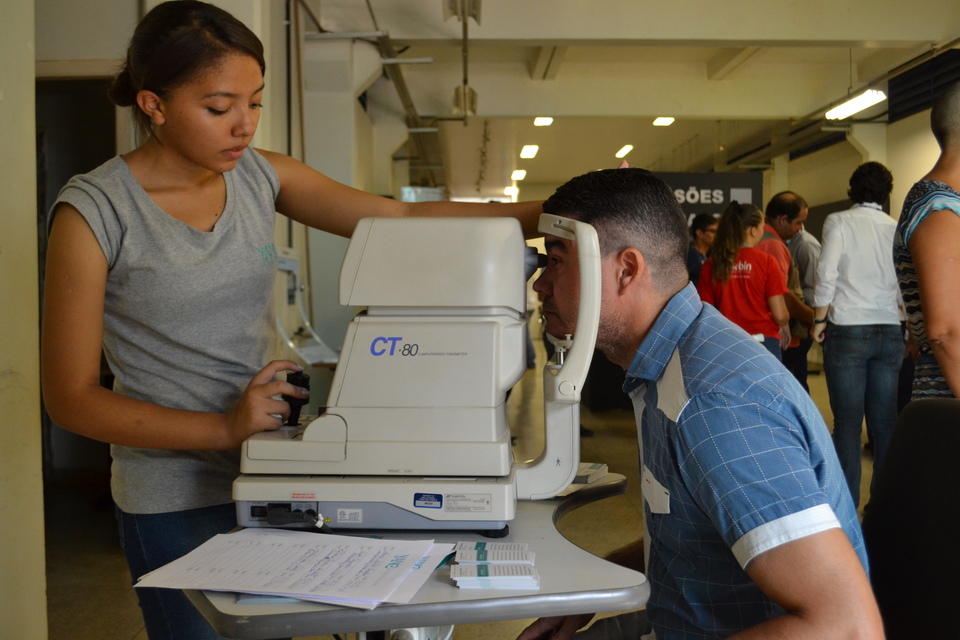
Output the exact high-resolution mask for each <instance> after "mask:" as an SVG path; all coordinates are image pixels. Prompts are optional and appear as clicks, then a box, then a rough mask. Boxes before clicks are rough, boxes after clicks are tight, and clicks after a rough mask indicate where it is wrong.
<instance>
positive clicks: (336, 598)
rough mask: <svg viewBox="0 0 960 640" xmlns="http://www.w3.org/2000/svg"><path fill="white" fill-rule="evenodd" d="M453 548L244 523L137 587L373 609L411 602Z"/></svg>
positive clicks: (441, 545)
mask: <svg viewBox="0 0 960 640" xmlns="http://www.w3.org/2000/svg"><path fill="white" fill-rule="evenodd" d="M452 549H453V545H452V544H440V545H436V544H434V543H433V541H432V540H417V541H407V540H383V539H372V538H359V537H352V536H338V535H328V534H320V533H313V532H306V531H289V530H282V529H256V528H251V529H242V530H240V531H237V532H236V533H228V534H221V535H218V536H215V537H213V538H211V539H210V540H208V541H207V542H205V543H204V544H202V545H201V546H199V547H197V548H196V549H194V550H193V551H191V552H190V553H188V554H187V555H185V556H183V557H182V558H180V559H179V560H175V561H173V562H171V563H170V564H167V565H165V566H163V567H160V568H159V569H157V570H155V571H151V572H150V573H148V574H147V575H145V576H143V577H142V578H141V579H140V581H139V582H138V583H137V586H138V587H160V588H168V589H205V590H210V591H234V592H238V593H252V594H262V595H275V596H286V597H290V598H297V599H300V600H311V601H315V602H324V603H327V604H337V605H342V606H348V607H357V608H361V609H373V608H374V607H376V606H377V605H379V604H380V603H382V602H397V603H406V602H409V601H410V599H411V598H412V597H413V596H414V594H416V591H417V589H419V588H420V586H422V585H423V583H424V582H426V580H427V578H429V577H430V573H431V572H432V571H433V569H434V568H436V567H437V566H438V565H440V564H441V562H443V561H444V559H445V558H446V556H447V555H448V554H450V553H451V551H452ZM401 585H403V588H402V589H398V587H400V586H401Z"/></svg>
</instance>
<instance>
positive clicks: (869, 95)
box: [824, 89, 887, 120]
mask: <svg viewBox="0 0 960 640" xmlns="http://www.w3.org/2000/svg"><path fill="white" fill-rule="evenodd" d="M886 99H887V94H885V93H884V92H883V91H877V90H876V89H867V90H866V91H864V92H863V93H861V94H860V95H858V96H857V97H856V98H851V99H850V100H847V101H846V102H844V103H843V104H841V105H840V106H838V107H834V108H833V109H830V111H827V113H826V114H824V117H826V119H827V120H843V119H844V118H849V117H850V116H852V115H853V114H855V113H859V112H861V111H863V110H864V109H866V108H867V107H872V106H873V105H875V104H877V103H878V102H883V101H884V100H886Z"/></svg>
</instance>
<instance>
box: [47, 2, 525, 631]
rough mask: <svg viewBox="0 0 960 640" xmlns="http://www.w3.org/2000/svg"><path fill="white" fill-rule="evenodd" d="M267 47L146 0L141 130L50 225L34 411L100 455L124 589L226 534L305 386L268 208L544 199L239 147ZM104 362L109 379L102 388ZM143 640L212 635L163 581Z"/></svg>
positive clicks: (307, 219)
mask: <svg viewBox="0 0 960 640" xmlns="http://www.w3.org/2000/svg"><path fill="white" fill-rule="evenodd" d="M264 69H265V63H264V59H263V46H262V44H261V43H260V41H259V40H258V39H257V37H256V36H255V35H254V34H253V33H252V32H251V31H250V30H249V29H248V28H247V27H246V26H244V25H243V23H241V22H240V21H238V20H237V19H235V18H234V17H233V16H231V15H230V14H229V13H227V12H226V11H224V10H223V9H219V8H217V7H215V6H213V5H210V4H206V3H203V2H194V1H190V0H183V1H176V2H166V3H161V4H158V5H157V6H156V7H154V8H153V9H152V10H151V11H150V12H148V13H147V14H146V15H145V16H144V18H143V20H142V21H141V22H140V23H139V25H138V26H137V28H136V31H135V32H134V34H133V38H132V40H131V42H130V47H129V50H128V53H127V58H126V61H125V63H124V65H123V68H122V70H121V71H120V73H119V75H118V76H117V77H116V79H115V80H114V82H113V85H112V86H111V88H110V97H111V98H112V99H113V101H114V102H115V103H116V104H117V105H119V106H124V107H131V108H132V109H133V113H134V116H135V119H136V121H137V123H138V124H139V126H140V128H141V130H142V132H143V133H144V135H145V140H144V142H143V143H142V144H141V145H140V146H139V147H137V148H136V149H135V150H133V151H131V152H130V153H126V154H124V155H122V156H117V157H115V158H113V159H111V160H109V161H107V162H106V163H105V164H103V165H101V166H100V167H98V168H97V169H95V170H93V171H92V172H90V173H88V174H85V175H81V176H76V177H74V178H73V179H72V180H71V181H70V182H69V183H68V184H67V185H66V186H65V187H64V188H63V190H62V191H61V192H60V195H59V197H58V200H57V202H56V203H55V204H54V206H53V210H52V213H51V220H52V221H51V223H50V224H51V229H50V236H49V237H50V240H49V247H48V250H47V267H46V281H45V286H44V292H45V293H44V307H43V310H44V314H43V327H42V354H41V367H42V383H43V397H44V402H45V403H46V408H47V410H48V412H49V414H50V416H51V417H52V419H53V421H54V422H56V423H57V424H58V425H60V426H61V427H64V428H66V429H68V430H70V431H74V432H76V433H79V434H82V435H84V436H87V437H90V438H94V439H96V440H101V441H104V442H109V443H111V455H112V458H113V462H112V469H111V488H112V493H113V498H114V501H115V503H116V506H117V510H116V513H117V519H118V523H119V527H120V537H121V543H122V546H123V548H124V552H125V554H126V557H127V562H128V564H129V567H130V572H131V575H132V578H133V580H134V581H136V580H137V579H138V578H140V577H141V576H142V575H144V574H146V573H148V572H149V571H152V570H153V569H156V568H158V567H160V566H162V565H164V564H167V563H168V562H170V561H172V560H174V559H176V558H178V557H180V556H182V555H184V554H186V553H187V552H189V551H191V550H192V549H194V548H196V547H197V546H199V545H200V544H201V543H203V542H204V541H206V540H207V539H208V538H210V537H212V536H213V535H215V534H217V533H224V532H227V531H230V530H231V529H233V528H234V527H236V524H237V521H236V511H235V509H236V507H235V506H234V503H233V499H232V495H231V487H232V483H233V481H234V479H235V478H236V477H237V475H238V474H239V447H240V445H241V443H242V442H243V441H244V440H245V439H246V438H247V437H248V436H250V435H252V434H254V433H257V432H260V431H269V430H275V429H277V428H279V427H280V425H281V424H283V421H284V419H285V418H286V416H287V415H288V414H289V411H290V407H289V405H288V404H287V403H286V402H284V401H282V400H279V399H277V398H278V397H279V396H280V395H281V394H286V395H288V396H292V397H294V398H300V399H305V397H306V393H307V392H306V390H303V389H301V388H299V387H296V386H294V385H292V384H290V383H289V382H286V381H285V380H282V379H277V377H278V374H282V373H283V372H285V371H286V372H290V371H299V370H300V367H299V365H297V364H296V363H294V362H292V361H287V360H281V361H274V362H268V361H267V360H268V354H267V350H268V348H269V347H270V346H271V344H272V343H273V335H272V332H273V330H274V319H273V304H272V302H273V284H274V279H275V275H276V270H277V251H276V248H275V246H274V226H275V220H276V212H280V213H282V214H284V215H286V216H288V217H290V218H292V219H293V220H296V221H298V222H302V223H304V224H306V225H309V226H311V227H314V228H317V229H322V230H324V231H328V232H330V233H334V234H338V235H341V236H349V235H350V234H351V233H352V232H353V230H354V227H355V226H356V224H357V221H358V219H359V218H360V217H361V216H415V215H416V216H420V215H424V216H439V215H446V216H471V215H490V216H494V215H495V216H514V217H517V218H520V219H521V220H522V222H524V223H525V228H526V231H527V232H528V234H532V233H533V232H534V231H535V230H536V224H537V218H538V216H539V214H540V211H541V208H540V204H539V203H525V204H512V205H511V204H506V205H492V204H486V203H483V204H471V205H458V204H453V203H441V202H435V203H418V204H409V203H403V202H398V201H394V200H390V199H388V198H381V197H378V196H374V195H371V194H367V193H364V192H362V191H358V190H356V189H352V188H350V187H347V186H345V185H342V184H339V183H337V182H334V181H333V180H331V179H329V178H327V177H325V176H323V175H321V174H320V173H318V172H317V171H315V170H313V169H311V168H310V167H309V166H307V165H305V164H303V163H301V162H298V161H297V160H294V159H292V158H289V157H287V156H284V155H280V154H278V153H272V152H269V151H265V150H257V149H254V148H252V147H251V146H250V143H251V140H252V139H253V136H254V133H255V132H256V130H257V124H258V121H259V118H260V110H261V104H260V101H261V99H262V96H263V91H264ZM101 350H102V352H103V353H104V354H105V355H106V360H107V362H108V364H109V366H110V369H111V371H112V373H113V374H114V376H115V378H116V383H115V385H114V387H113V389H112V390H109V389H105V388H102V387H101V386H100V358H101ZM136 592H137V597H138V598H139V601H140V606H141V609H142V612H143V616H144V621H145V625H146V630H147V635H148V636H149V638H150V639H151V640H158V639H173V638H176V639H177V640H193V639H197V638H214V637H219V636H217V635H216V634H215V633H214V632H213V629H212V628H211V627H210V625H209V624H207V622H206V621H205V620H204V619H203V617H202V616H201V615H200V614H199V612H198V611H197V610H196V608H194V606H193V605H192V604H190V602H189V601H188V600H187V599H186V597H185V596H184V595H183V593H181V592H179V591H176V590H170V589H136Z"/></svg>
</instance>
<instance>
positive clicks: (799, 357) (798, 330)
mask: <svg viewBox="0 0 960 640" xmlns="http://www.w3.org/2000/svg"><path fill="white" fill-rule="evenodd" d="M787 249H789V250H790V258H791V260H792V261H793V264H794V265H796V267H797V274H798V275H799V277H800V289H801V290H802V291H803V302H804V304H806V305H807V306H810V307H812V306H813V289H814V283H815V281H816V278H817V263H818V262H819V261H820V241H819V240H817V239H816V238H815V237H814V235H813V234H812V233H810V232H809V231H807V230H806V229H805V228H803V227H801V228H800V231H798V232H797V235H795V236H793V237H792V238H790V239H789V240H787ZM790 334H791V335H792V336H793V337H795V338H796V339H797V340H799V341H800V343H799V345H797V346H796V347H794V348H792V349H787V350H786V351H784V352H783V366H785V367H786V368H787V371H789V372H790V373H792V374H793V375H794V377H795V378H796V379H797V381H798V382H799V383H800V386H801V387H803V388H804V389H806V390H807V392H808V393H809V392H810V386H809V385H808V384H807V354H808V353H810V347H811V346H813V338H811V337H810V325H808V324H804V323H803V322H800V321H798V320H793V321H792V322H791V323H790Z"/></svg>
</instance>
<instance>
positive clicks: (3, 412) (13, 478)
mask: <svg viewBox="0 0 960 640" xmlns="http://www.w3.org/2000/svg"><path fill="white" fill-rule="evenodd" d="M33 10H34V8H33V1H32V0H30V1H27V2H7V3H4V9H3V20H0V60H2V61H3V64H2V65H0V96H2V97H3V99H0V140H3V144H2V145H0V176H2V178H0V180H2V184H3V200H2V205H0V207H2V209H0V211H2V213H0V307H2V308H3V310H4V312H3V313H2V314H0V336H2V338H0V339H2V340H3V347H2V348H0V421H2V424H0V512H2V514H3V516H2V517H0V635H2V636H3V637H4V638H17V639H18V640H31V639H33V638H46V637H47V601H46V577H45V575H44V574H45V567H46V565H45V559H44V546H43V476H42V469H41V452H40V372H39V360H38V354H39V350H40V347H39V337H38V334H37V326H38V300H37V296H38V286H37V228H36V219H37V201H36V187H35V185H36V179H37V178H36V169H35V167H36V150H35V149H36V141H35V134H34V129H35V124H34V122H35V117H34V110H35V109H34V30H33V23H34V17H33Z"/></svg>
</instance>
